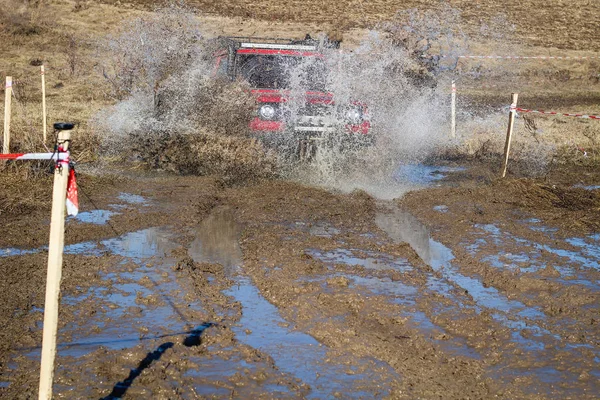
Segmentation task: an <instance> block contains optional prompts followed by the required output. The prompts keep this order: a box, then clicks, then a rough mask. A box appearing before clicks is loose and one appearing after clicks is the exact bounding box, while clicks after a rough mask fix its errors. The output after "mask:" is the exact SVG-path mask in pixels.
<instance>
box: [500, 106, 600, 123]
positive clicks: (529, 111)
mask: <svg viewBox="0 0 600 400" xmlns="http://www.w3.org/2000/svg"><path fill="white" fill-rule="evenodd" d="M510 110H511V111H518V112H524V113H536V114H545V115H560V116H563V117H576V118H589V119H597V120H600V115H587V114H568V113H559V112H555V111H544V110H528V109H527V108H519V107H516V106H514V107H513V105H511V106H510Z"/></svg>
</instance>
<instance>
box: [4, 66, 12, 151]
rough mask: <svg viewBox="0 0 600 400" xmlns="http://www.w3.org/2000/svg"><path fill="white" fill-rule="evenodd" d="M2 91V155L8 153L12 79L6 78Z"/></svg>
mask: <svg viewBox="0 0 600 400" xmlns="http://www.w3.org/2000/svg"><path fill="white" fill-rule="evenodd" d="M4 87H5V90H4V142H3V145H2V153H3V154H8V153H10V111H11V110H10V108H11V100H12V77H10V76H7V77H6V86H4Z"/></svg>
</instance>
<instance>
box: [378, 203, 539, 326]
mask: <svg viewBox="0 0 600 400" xmlns="http://www.w3.org/2000/svg"><path fill="white" fill-rule="evenodd" d="M376 223H377V225H378V226H379V228H380V229H382V230H383V231H384V232H386V233H387V234H388V235H389V236H390V237H391V238H392V239H394V240H395V241H398V242H405V243H408V244H410V246H411V247H412V248H413V249H414V250H415V252H416V253H417V254H418V255H419V257H421V259H422V260H423V261H424V262H425V263H426V264H428V265H429V266H430V267H431V268H432V269H433V270H434V271H437V272H439V273H441V274H442V276H443V277H444V278H445V279H447V280H448V281H450V282H452V283H454V284H455V285H456V286H458V287H460V288H462V289H464V290H466V291H468V293H469V294H470V295H471V297H472V298H473V300H474V301H475V302H476V303H477V304H478V305H479V306H482V307H486V308H490V309H495V310H498V311H503V312H511V313H514V314H516V315H518V316H521V317H527V318H540V319H543V318H545V315H544V313H543V312H541V311H539V310H538V309H536V308H533V307H527V306H525V305H524V304H523V303H521V302H519V301H516V300H509V299H508V298H506V297H505V296H504V295H502V294H501V293H499V292H498V290H497V289H496V288H494V287H486V286H484V285H483V283H482V282H481V281H480V280H479V279H478V278H474V277H471V276H466V275H463V274H461V273H460V272H459V270H458V268H456V267H455V266H453V265H452V263H451V261H452V260H453V259H454V255H453V254H452V250H450V249H449V248H447V247H446V246H444V245H443V244H441V243H440V242H437V241H435V240H433V239H432V238H431V236H430V235H429V230H428V229H427V227H426V226H425V225H423V224H421V223H420V222H419V221H418V220H417V219H416V218H415V217H414V216H412V215H411V214H409V213H407V212H404V211H402V210H399V209H397V208H396V209H390V210H389V211H388V212H385V213H380V214H378V215H377V217H376Z"/></svg>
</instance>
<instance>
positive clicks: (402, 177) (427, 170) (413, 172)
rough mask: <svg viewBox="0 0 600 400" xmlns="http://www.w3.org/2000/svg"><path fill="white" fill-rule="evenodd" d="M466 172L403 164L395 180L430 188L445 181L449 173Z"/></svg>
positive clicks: (459, 168) (456, 169)
mask: <svg viewBox="0 0 600 400" xmlns="http://www.w3.org/2000/svg"><path fill="white" fill-rule="evenodd" d="M465 170H466V168H465V167H449V166H441V165H426V164H403V165H400V166H399V167H398V169H397V170H396V172H395V173H394V179H395V180H396V181H398V182H403V183H406V184H409V185H415V186H430V185H433V184H435V183H436V182H438V181H441V180H442V179H444V178H445V177H446V176H447V175H448V174H449V173H452V172H460V171H465Z"/></svg>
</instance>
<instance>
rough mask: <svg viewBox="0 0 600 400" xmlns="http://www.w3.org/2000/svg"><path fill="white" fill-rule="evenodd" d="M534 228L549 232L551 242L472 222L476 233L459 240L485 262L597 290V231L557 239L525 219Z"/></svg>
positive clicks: (599, 283) (599, 287)
mask: <svg viewBox="0 0 600 400" xmlns="http://www.w3.org/2000/svg"><path fill="white" fill-rule="evenodd" d="M526 222H527V223H529V224H533V227H534V229H533V230H535V231H542V230H543V231H545V233H547V234H548V235H551V236H550V238H551V241H550V243H551V244H548V243H538V242H535V241H531V240H528V239H526V238H524V237H520V236H518V235H514V234H512V233H509V232H506V231H504V230H503V229H501V228H500V227H499V226H497V225H494V224H485V225H475V226H474V227H475V228H476V231H475V233H474V234H473V235H472V236H471V237H470V238H467V239H465V240H464V241H463V242H462V245H463V246H464V248H465V249H467V251H468V252H469V254H471V255H472V256H474V257H477V258H479V259H481V260H482V261H484V262H486V263H487V264H488V265H490V266H492V267H494V268H498V269H503V270H511V271H514V272H518V273H531V274H537V275H539V274H544V275H543V279H545V280H550V281H553V282H557V283H560V284H562V285H580V286H584V287H586V288H587V289H591V290H592V291H595V292H597V291H599V290H600V281H599V280H598V278H597V276H598V275H597V272H598V271H600V250H599V249H600V235H598V234H595V235H589V236H586V237H581V238H575V237H573V238H567V239H565V240H560V239H557V238H556V237H553V236H552V232H551V231H549V230H547V229H546V228H544V227H543V226H540V224H539V222H538V220H534V221H531V220H527V221H526Z"/></svg>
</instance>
